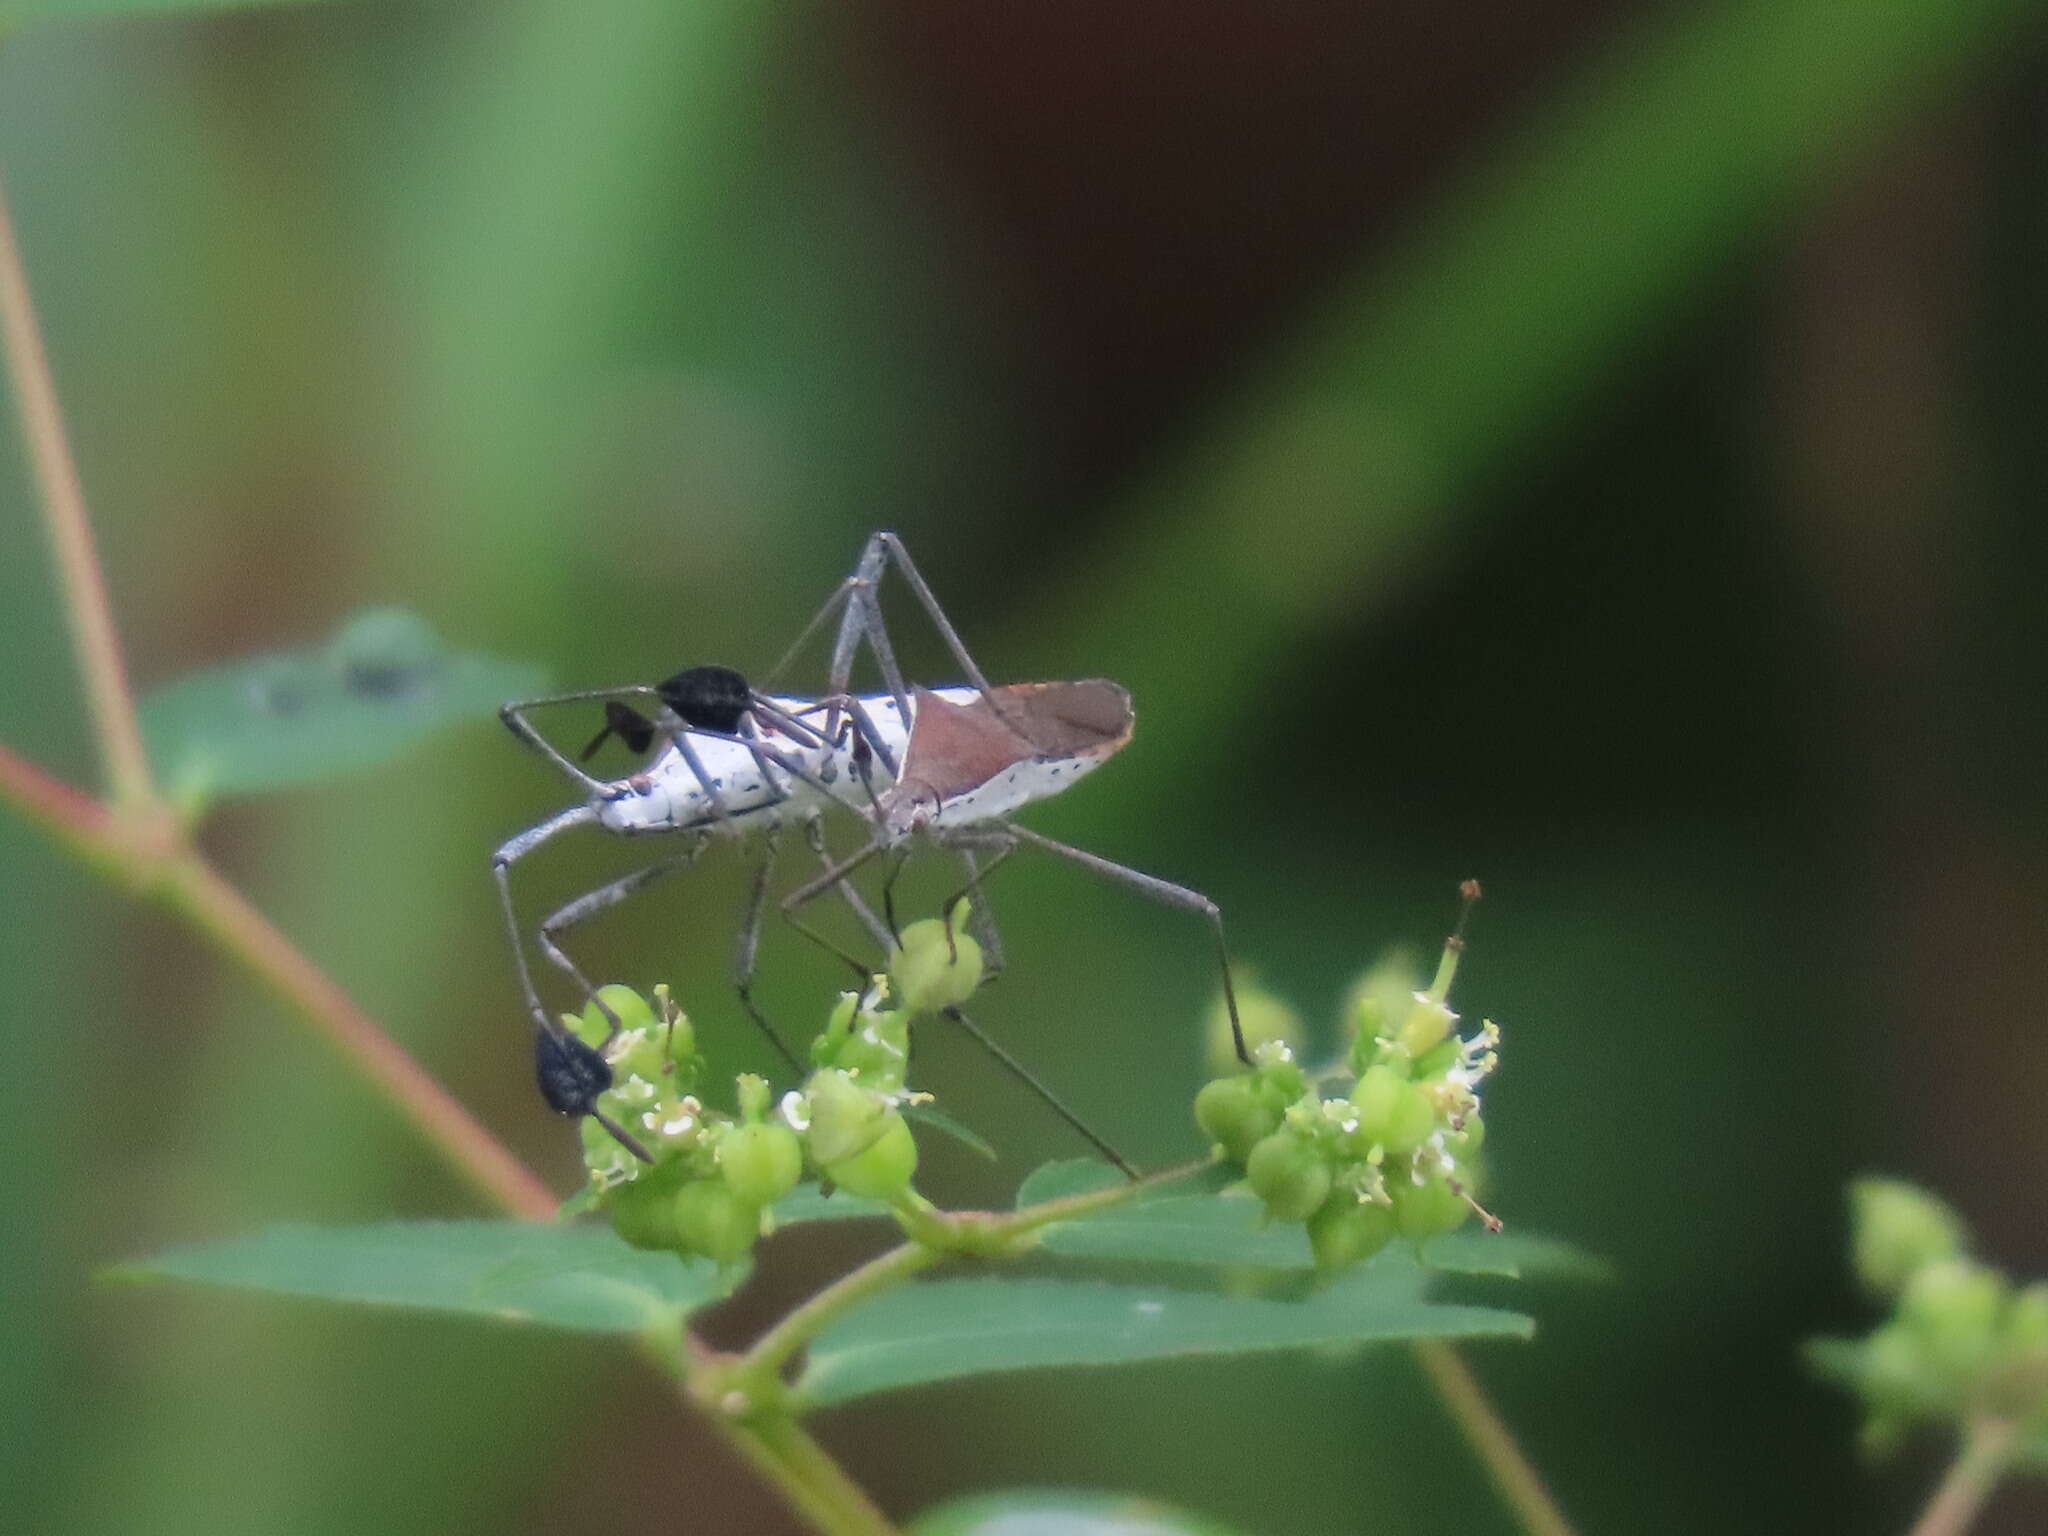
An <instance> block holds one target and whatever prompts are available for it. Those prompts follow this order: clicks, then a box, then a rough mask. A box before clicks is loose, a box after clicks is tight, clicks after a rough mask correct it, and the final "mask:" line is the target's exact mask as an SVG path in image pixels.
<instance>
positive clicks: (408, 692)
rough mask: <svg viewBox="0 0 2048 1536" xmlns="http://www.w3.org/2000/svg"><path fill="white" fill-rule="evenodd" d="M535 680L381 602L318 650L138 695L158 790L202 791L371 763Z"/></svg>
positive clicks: (301, 779) (526, 669)
mask: <svg viewBox="0 0 2048 1536" xmlns="http://www.w3.org/2000/svg"><path fill="white" fill-rule="evenodd" d="M545 681H546V674H545V673H543V672H541V671H540V670H539V669H538V668H536V667H531V666H525V665H522V664H520V663H517V662H507V661H498V660H495V659H493V658H492V657H489V656H468V655H461V654H458V653H454V652H451V651H449V650H448V649H447V648H446V647H445V646H443V645H442V643H441V640H440V637H439V636H437V635H436V634H435V633H434V632H433V630H432V629H431V628H429V627H428V626H427V625H426V624H425V623H424V622H423V621H422V620H420V619H419V618H418V617H417V616H416V615H413V614H410V613H403V612H399V611H396V610H390V609H386V610H382V611H379V612H374V613H362V614H357V615H356V616H355V617H354V618H352V619H350V620H349V621H348V622H347V623H346V624H344V625H343V626H342V628H341V629H340V631H339V632H338V633H337V634H336V635H335V636H334V638H333V639H332V640H331V641H329V642H328V643H327V644H326V645H324V646H322V647H321V648H319V649H318V650H314V651H280V652H277V653H275V654H272V655H268V656H257V657H252V658H250V659H248V660H245V661H235V662H228V663H224V664H222V665H220V666H215V667H208V668H206V669H205V670H203V671H199V672H194V673H190V674H188V675H186V676H184V677H181V678H179V679H178V680H177V681H175V682H173V683H169V684H167V685H165V686H164V687H162V688H159V689H158V690H157V691H156V692H155V693H153V694H151V695H150V696H149V697H148V698H147V699H145V700H143V702H142V706H141V714H142V729H143V735H144V738H145V740H146V741H147V742H148V745H149V756H150V762H151V766H152V767H153V768H154V770H155V772H156V775H157V779H158V781H159V782H160V783H161V784H162V785H163V786H164V788H165V789H166V790H167V791H168V792H169V793H171V794H172V795H174V796H176V797H178V798H179V799H184V800H203V799H208V798H213V797H217V796H221V795H235V794H253V793H258V792H261V791H265V790H277V789H287V788H293V787H296V786H298V785H301V784H307V783H313V782H316V781H318V780H320V779H326V778H331V777H333V776H335V775H337V774H342V773H351V772H355V771H357V770H360V769H363V768H367V767H372V766H374V765H376V764H378V763H382V762H385V761H388V760H389V759H391V758H394V757H396V756H397V755H398V754H399V753H401V752H403V751H405V750H406V749H407V748H409V747H411V746H412V745H414V744H415V743H416V742H418V741H420V740H422V739H424V738H426V737H428V736H431V735H432V734H433V733H435V732H436V731H438V730H440V729H441V728H442V727H444V726H448V725H453V724H455V723H457V722H458V721H462V720H467V719H478V718H484V717H488V716H494V715H496V714H497V712H498V706H499V705H501V704H504V703H506V702H507V701H509V700H514V699H525V698H531V697H533V696H534V695H535V694H537V693H539V692H540V690H541V688H542V686H543V685H544V683H545Z"/></svg>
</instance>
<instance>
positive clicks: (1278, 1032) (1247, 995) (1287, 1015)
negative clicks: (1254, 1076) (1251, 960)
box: [1203, 972, 1302, 1077]
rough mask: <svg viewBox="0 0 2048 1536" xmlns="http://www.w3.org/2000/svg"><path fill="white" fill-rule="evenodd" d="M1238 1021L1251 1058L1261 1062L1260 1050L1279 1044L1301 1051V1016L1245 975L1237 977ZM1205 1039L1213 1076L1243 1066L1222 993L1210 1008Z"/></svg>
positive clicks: (1293, 1050) (1204, 1033) (1241, 974)
mask: <svg viewBox="0 0 2048 1536" xmlns="http://www.w3.org/2000/svg"><path fill="white" fill-rule="evenodd" d="M1236 992H1237V1022H1238V1024H1239V1025H1240V1026H1241V1027H1242V1028H1243V1030H1244V1046H1245V1049H1246V1050H1247V1051H1248V1052H1250V1053H1251V1056H1252V1059H1253V1060H1254V1061H1257V1060H1258V1059H1259V1047H1260V1046H1262V1045H1265V1044H1267V1043H1268V1042H1269V1041H1278V1042H1279V1043H1280V1044H1282V1045H1284V1046H1286V1047H1287V1048H1288V1050H1289V1051H1290V1052H1298V1051H1300V1049H1301V1042H1302V1028H1301V1015H1300V1014H1298V1013H1296V1012H1295V1011H1294V1010H1293V1009H1292V1008H1290V1007H1288V1006H1287V1004H1285V1003H1284V1002H1282V1001H1281V1000H1280V999H1279V998H1277V997H1275V996H1274V995H1273V994H1272V993H1271V992H1268V991H1267V990H1266V989H1265V988H1264V987H1262V986H1260V985H1258V983H1257V982H1255V981H1252V980H1251V979H1250V978H1249V976H1247V975H1246V974H1245V973H1243V972H1240V973H1239V974H1238V977H1237V986H1236ZM1203 1038H1204V1039H1205V1040H1206V1041H1207V1047H1206V1050H1205V1052H1204V1054H1205V1055H1206V1057H1207V1059H1208V1063H1209V1071H1210V1073H1211V1075H1212V1076H1215V1077H1222V1076H1224V1075H1225V1074H1226V1073H1229V1072H1233V1071H1235V1070H1236V1069H1237V1068H1238V1067H1240V1066H1242V1065H1243V1063H1242V1062H1240V1061H1239V1060H1238V1059H1237V1041H1236V1040H1235V1039H1234V1038H1233V1037H1232V1035H1231V1033H1230V1008H1229V1005H1228V1004H1227V1003H1225V1002H1224V1000H1223V996H1222V994H1221V993H1218V994H1217V997H1216V1000H1215V1001H1214V1002H1213V1003H1211V1004H1210V1005H1209V1013H1208V1019H1207V1022H1206V1024H1205V1026H1204V1030H1203Z"/></svg>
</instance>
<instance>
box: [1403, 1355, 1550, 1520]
mask: <svg viewBox="0 0 2048 1536" xmlns="http://www.w3.org/2000/svg"><path fill="white" fill-rule="evenodd" d="M1415 1358H1416V1359H1417V1360H1418V1361H1420V1362H1421V1364H1422V1369H1423V1372H1424V1374H1425V1375H1427V1376H1428V1377H1429V1383H1430V1385H1431V1386H1433V1387H1435V1388H1436V1391H1437V1395H1438V1396H1439V1397H1441V1398H1442V1399H1443V1400H1444V1406H1445V1407H1447V1408H1449V1409H1450V1411H1451V1417H1452V1418H1454V1419H1456V1420H1457V1421H1458V1428H1459V1429H1461V1430H1463V1431H1464V1432H1465V1439H1466V1440H1467V1441H1468V1442H1470V1444H1471V1446H1472V1449H1473V1451H1474V1452H1476V1453H1477V1454H1478V1457H1479V1460H1480V1461H1481V1462H1482V1463H1483V1464H1484V1465H1485V1467H1486V1472H1487V1475H1488V1476H1489V1477H1491V1478H1492V1479H1493V1486H1494V1488H1495V1489H1496V1490H1497V1491H1498V1492H1499V1493H1500V1496H1501V1498H1502V1500H1504V1501H1505V1502H1506V1504H1507V1506H1508V1507H1509V1508H1510V1509H1511V1510H1513V1511H1514V1513H1515V1518H1516V1520H1517V1521H1519V1522H1520V1524H1521V1527H1522V1529H1523V1530H1525V1531H1528V1532H1529V1533H1530V1536H1573V1533H1572V1527H1571V1522H1570V1521H1568V1520H1566V1519H1565V1517H1564V1511H1562V1510H1561V1509H1559V1508H1558V1507H1557V1503H1556V1501H1555V1500H1553V1499H1552V1498H1551V1496H1550V1490H1549V1489H1548V1488H1545V1487H1544V1486H1543V1479H1542V1478H1541V1477H1540V1476H1538V1475H1537V1472H1536V1469H1535V1468H1534V1467H1533V1466H1531V1465H1530V1464H1529V1459H1528V1457H1526V1456H1524V1455H1523V1454H1522V1448H1521V1446H1519V1445H1517V1444H1516V1443H1515V1437H1514V1433H1513V1432H1512V1431H1511V1430H1509V1428H1508V1427H1507V1424H1506V1422H1505V1421H1503V1420H1502V1418H1501V1416H1500V1415H1499V1414H1498V1413H1497V1412H1495V1411H1494V1406H1493V1404H1492V1403H1491V1402H1489V1401H1487V1397H1486V1392H1485V1389H1484V1388H1482V1387H1481V1386H1480V1385H1479V1381H1478V1378H1477V1377H1475V1376H1474V1375H1473V1374H1472V1369H1471V1367H1470V1366H1468V1365H1466V1364H1465V1361H1464V1357H1463V1356H1461V1355H1460V1354H1459V1353H1458V1352H1457V1350H1456V1349H1454V1348H1453V1347H1452V1346H1450V1345H1449V1344H1446V1343H1444V1342H1443V1341H1442V1340H1441V1339H1424V1340H1421V1341H1420V1342H1418V1343H1417V1344H1416V1345H1415Z"/></svg>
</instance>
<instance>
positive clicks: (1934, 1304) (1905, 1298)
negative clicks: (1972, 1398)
mask: <svg viewBox="0 0 2048 1536" xmlns="http://www.w3.org/2000/svg"><path fill="white" fill-rule="evenodd" d="M2007 1291H2008V1287H2007V1284H2006V1279H2005V1276H2003V1275H2001V1274H2000V1273H1998V1271H1997V1270H1995V1269H1991V1268H1988V1267H1987V1266H1985V1265H1982V1264H1978V1263H1974V1262H1972V1261H1971V1260H1969V1259H1943V1260H1940V1261H1938V1262H1936V1263H1933V1264H1929V1265H1925V1266H1924V1267H1922V1268H1921V1269H1919V1270H1917V1271H1915V1273H1914V1275H1913V1278H1912V1279H1911V1280H1909V1281H1908V1282H1907V1283H1906V1289H1905V1292H1904V1294H1903V1295H1901V1296H1900V1297H1899V1311H1898V1320H1899V1323H1900V1325H1901V1326H1902V1327H1904V1328H1905V1329H1906V1330H1907V1331H1908V1332H1909V1333H1910V1334H1911V1336H1912V1337H1913V1339H1914V1341H1915V1342H1916V1343H1917V1344H1918V1345H1919V1347H1920V1355H1921V1358H1922V1360H1924V1361H1925V1362H1926V1365H1927V1368H1928V1370H1929V1371H1930V1372H1932V1373H1933V1374H1934V1375H1935V1376H1936V1377H1937V1378H1938V1379H1940V1380H1943V1381H1946V1382H1949V1383H1952V1384H1955V1385H1957V1386H1964V1385H1967V1384H1968V1383H1970V1382H1972V1381H1973V1380H1975V1378H1976V1377H1977V1376H1978V1375H1980V1374H1981V1373H1982V1372H1983V1370H1984V1368H1985V1366H1986V1365H1988V1364H1989V1363H1990V1360H1991V1357H1992V1355H1993V1353H1994V1352H1995V1350H1996V1347H1997V1342H1998V1325H1999V1322H2000V1320H2001V1317H2000V1314H2001V1313H2003V1311H2004V1310H2005V1303H2006V1296H2007Z"/></svg>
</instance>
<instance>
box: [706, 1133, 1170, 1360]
mask: <svg viewBox="0 0 2048 1536" xmlns="http://www.w3.org/2000/svg"><path fill="white" fill-rule="evenodd" d="M1208 1166H1209V1164H1208V1163H1206V1162H1199V1163H1187V1164H1183V1165H1182V1166H1181V1167H1178V1168H1169V1169H1167V1170H1166V1171H1165V1172H1164V1173H1155V1174H1152V1175H1150V1176H1148V1177H1146V1178H1143V1179H1134V1180H1131V1181H1130V1182H1128V1183H1117V1184H1112V1185H1109V1186H1107V1187H1106V1188H1103V1189H1091V1190H1086V1191H1084V1192H1083V1193H1081V1194H1078V1195H1065V1196H1062V1197H1061V1198H1060V1199H1058V1200H1045V1201H1041V1202H1040V1203H1039V1204H1037V1205H1027V1206H1025V1207H1024V1208H1023V1209H1022V1210H1019V1211H1008V1212H1004V1213H1001V1214H995V1213H991V1212H986V1211H968V1212H962V1213H960V1214H957V1215H951V1216H947V1215H934V1216H932V1217H931V1218H930V1219H929V1220H928V1221H927V1222H923V1223H920V1224H919V1225H920V1229H925V1228H928V1229H929V1230H931V1231H932V1232H933V1233H934V1235H935V1236H937V1235H939V1234H944V1233H946V1232H949V1231H950V1232H952V1233H954V1234H956V1235H957V1237H958V1241H957V1242H955V1243H952V1244H948V1243H946V1242H944V1241H926V1240H923V1239H920V1238H912V1239H911V1241H909V1242H907V1243H903V1244H900V1245H899V1246H897V1247H895V1248H891V1249H889V1250H887V1251H886V1252H884V1253H879V1254H877V1255H876V1256H875V1257H874V1258H872V1259H869V1260H868V1261H867V1263H865V1264H863V1265H861V1267H860V1268H859V1269H856V1270H853V1271H851V1272H849V1273H847V1274H845V1275H842V1276H840V1277H839V1278H838V1279H837V1280H835V1281H833V1282H832V1283H831V1284H830V1285H828V1286H826V1287H825V1288H824V1289H823V1290H822V1291H819V1292H818V1293H817V1294H816V1295H815V1296H813V1297H811V1299H810V1300H809V1301H806V1302H805V1303H804V1304H803V1305H802V1306H800V1307H798V1308H797V1309H796V1310H795V1311H793V1312H790V1313H789V1314H787V1315H786V1316H785V1317H784V1318H783V1319H782V1320H781V1321H780V1322H778V1323H777V1324H776V1325H775V1326H774V1327H772V1328H770V1329H769V1330H768V1331H767V1332H766V1333H764V1334H762V1335H761V1337H760V1338H758V1339H756V1340H755V1341H754V1343H753V1346H752V1347H751V1348H750V1349H748V1350H747V1351H746V1353H745V1354H743V1355H742V1356H741V1357H740V1359H739V1362H738V1363H737V1365H736V1366H735V1367H734V1371H733V1380H734V1384H735V1385H737V1386H739V1387H741V1388H742V1389H744V1390H746V1391H749V1392H759V1391H761V1390H762V1389H763V1388H765V1387H766V1386H768V1385H769V1384H770V1381H771V1378H773V1377H774V1376H775V1375H777V1374H779V1373H780V1372H781V1370H782V1367H783V1366H784V1365H786V1364H787V1363H788V1362H789V1360H790V1358H791V1357H792V1356H793V1355H795V1354H796V1352H797V1351H798V1350H799V1349H801V1348H803V1347H804V1345H806V1344H808V1343H809V1342H810V1341H811V1340H812V1339H814V1338H816V1337H817V1336H818V1335H819V1334H820V1333H822V1332H824V1330H825V1329H826V1328H828V1327H830V1326H831V1325H832V1324H833V1323H835V1322H837V1321H838V1320H839V1319H840V1318H841V1317H843V1316H845V1314H846V1313H847V1312H849V1311H851V1310H852V1309H853V1308H854V1307H856V1306H859V1305H860V1304H861V1303H862V1302H864V1301H867V1300H868V1299H870V1298H871V1297H874V1296H878V1295H880V1294H881V1293H882V1292H883V1291H887V1290H893V1289H895V1288H896V1287H897V1286H899V1285H901V1284H902V1283H903V1282H904V1281H906V1280H908V1279H909V1278H910V1277H911V1276H912V1275H914V1274H916V1273H917V1272H918V1271H919V1270H922V1269H928V1268H930V1267H931V1266H932V1265H933V1264H936V1263H937V1262H938V1261H939V1260H940V1259H943V1258H945V1257H947V1256H948V1255H949V1254H954V1253H959V1254H963V1255H973V1256H976V1257H983V1258H986V1257H988V1256H989V1255H990V1254H994V1253H1000V1252H1002V1251H1003V1250H1004V1249H1005V1248H1006V1247H1010V1246H1012V1245H1013V1244H1014V1242H1015V1240H1016V1239H1017V1238H1020V1237H1023V1236H1026V1235H1027V1234H1029V1233H1031V1232H1034V1231H1036V1230H1037V1229H1038V1228H1040V1227H1044V1226H1049V1225H1051V1224H1052V1223H1053V1222H1056V1221H1067V1220H1070V1219H1072V1218H1073V1217H1076V1216H1085V1215H1088V1214H1089V1213H1090V1212H1093V1211H1099V1210H1103V1209H1106V1208H1108V1207H1110V1206H1114V1205H1121V1204H1123V1203H1124V1202H1125V1201H1127V1200H1132V1199H1135V1198H1136V1197H1137V1196H1138V1195H1140V1194H1142V1193H1144V1192H1145V1191H1146V1190H1149V1189H1155V1188H1157V1187H1158V1186H1159V1185H1161V1184H1167V1183H1171V1182H1172V1181H1173V1180H1175V1179H1184V1178H1186V1177H1187V1176H1188V1175H1189V1174H1193V1173H1200V1172H1201V1171H1202V1170H1203V1169H1204V1168H1207V1167H1208Z"/></svg>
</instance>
